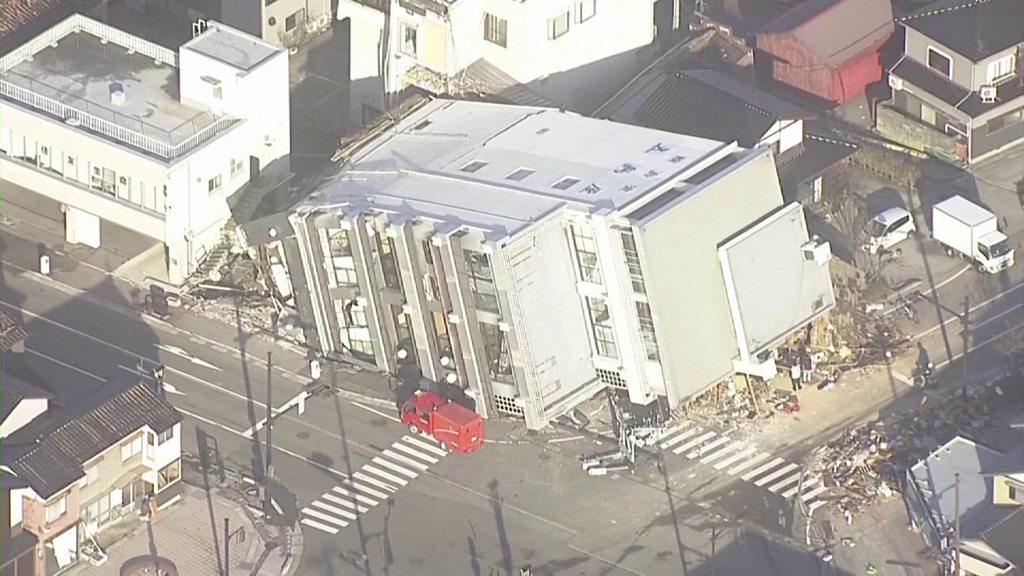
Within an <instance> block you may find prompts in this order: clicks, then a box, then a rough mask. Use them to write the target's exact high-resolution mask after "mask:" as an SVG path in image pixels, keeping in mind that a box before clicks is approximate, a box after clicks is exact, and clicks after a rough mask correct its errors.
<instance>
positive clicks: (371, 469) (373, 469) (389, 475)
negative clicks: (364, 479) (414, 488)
mask: <svg viewBox="0 0 1024 576" xmlns="http://www.w3.org/2000/svg"><path fill="white" fill-rule="evenodd" d="M361 472H369V473H371V474H376V475H377V476H380V477H381V478H383V479H385V480H387V481H389V482H395V483H397V484H401V485H402V486H405V485H406V484H408V483H409V481H408V480H406V479H404V478H399V477H398V476H395V475H394V474H392V473H390V472H385V471H384V470H381V469H380V468H376V467H374V466H373V465H371V464H365V465H363V469H362V470H361ZM356 474H359V472H356Z"/></svg>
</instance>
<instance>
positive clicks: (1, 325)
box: [0, 310, 25, 354]
mask: <svg viewBox="0 0 1024 576" xmlns="http://www.w3.org/2000/svg"><path fill="white" fill-rule="evenodd" d="M24 339H25V329H24V328H22V327H21V325H19V324H18V323H17V322H15V321H14V318H11V317H10V316H9V315H8V314H7V313H6V312H4V311H2V310H0V354H3V353H4V352H7V351H8V350H10V349H11V348H13V347H14V346H15V345H16V344H17V343H18V342H21V341H22V340H24Z"/></svg>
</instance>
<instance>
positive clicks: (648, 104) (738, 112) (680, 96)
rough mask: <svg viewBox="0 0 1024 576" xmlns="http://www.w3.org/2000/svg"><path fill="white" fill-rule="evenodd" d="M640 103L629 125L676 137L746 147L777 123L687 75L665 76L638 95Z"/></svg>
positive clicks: (773, 117)
mask: <svg viewBox="0 0 1024 576" xmlns="http://www.w3.org/2000/svg"><path fill="white" fill-rule="evenodd" d="M638 97H639V98H643V103H642V104H640V105H639V107H638V108H637V109H636V112H635V113H634V114H633V122H634V123H638V124H641V125H643V126H646V127H648V128H654V129H657V130H667V131H670V132H676V133H679V134H687V135H690V136H699V137H701V138H710V139H712V140H719V141H722V142H732V141H733V140H735V141H737V142H738V143H739V145H740V146H743V147H745V148H750V147H752V146H754V145H755V144H757V142H758V141H759V140H760V139H761V137H763V136H764V134H765V132H767V131H768V129H769V128H771V127H772V125H773V124H775V122H776V121H778V120H779V115H778V114H776V113H773V112H771V111H766V110H762V109H761V108H758V107H756V106H754V105H752V104H749V103H747V102H745V101H744V100H742V99H741V98H739V97H737V96H734V95H732V94H728V93H726V92H723V91H722V90H720V89H719V88H717V87H714V86H711V85H709V84H706V83H704V82H702V81H700V80H698V79H697V78H695V77H694V76H691V75H689V74H687V73H676V74H670V75H666V76H665V77H664V78H662V80H661V82H660V83H657V84H656V85H654V86H652V90H650V91H647V90H645V91H644V92H641V93H640V94H638Z"/></svg>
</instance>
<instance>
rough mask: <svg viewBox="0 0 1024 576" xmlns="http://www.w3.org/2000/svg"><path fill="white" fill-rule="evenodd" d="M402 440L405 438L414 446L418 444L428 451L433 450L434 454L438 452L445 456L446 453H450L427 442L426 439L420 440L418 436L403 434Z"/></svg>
mask: <svg viewBox="0 0 1024 576" xmlns="http://www.w3.org/2000/svg"><path fill="white" fill-rule="evenodd" d="M402 440H405V441H406V442H408V443H409V444H412V445H413V446H418V447H420V448H422V449H424V450H426V451H427V452H433V453H434V454H437V455H438V456H445V455H446V454H448V453H447V452H445V451H444V450H443V449H442V448H438V447H437V446H436V445H434V444H431V443H430V442H427V441H426V440H420V439H419V438H416V437H415V436H402Z"/></svg>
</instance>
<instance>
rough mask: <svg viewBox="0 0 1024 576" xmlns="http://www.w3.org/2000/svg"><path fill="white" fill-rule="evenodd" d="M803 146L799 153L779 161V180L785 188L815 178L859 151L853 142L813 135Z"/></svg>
mask: <svg viewBox="0 0 1024 576" xmlns="http://www.w3.org/2000/svg"><path fill="white" fill-rule="evenodd" d="M801 146H802V149H801V150H800V151H799V152H798V153H797V154H794V155H793V156H784V157H783V158H782V159H781V160H780V161H779V181H780V183H781V184H782V187H783V188H790V187H793V186H796V185H798V184H800V183H802V182H806V181H807V180H810V179H811V178H815V177H817V176H818V175H820V174H821V173H822V172H824V171H825V170H828V169H829V168H831V167H832V166H834V165H835V164H836V163H837V162H839V161H841V160H844V159H846V158H848V157H850V156H851V155H852V154H853V153H854V152H856V151H857V147H856V146H854V145H853V144H847V143H845V142H838V141H835V140H825V139H822V138H819V137H817V136H812V135H807V136H805V137H804V141H803V144H802V145H801Z"/></svg>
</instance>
